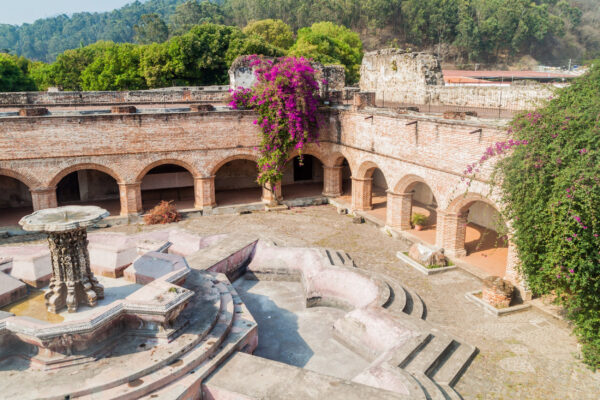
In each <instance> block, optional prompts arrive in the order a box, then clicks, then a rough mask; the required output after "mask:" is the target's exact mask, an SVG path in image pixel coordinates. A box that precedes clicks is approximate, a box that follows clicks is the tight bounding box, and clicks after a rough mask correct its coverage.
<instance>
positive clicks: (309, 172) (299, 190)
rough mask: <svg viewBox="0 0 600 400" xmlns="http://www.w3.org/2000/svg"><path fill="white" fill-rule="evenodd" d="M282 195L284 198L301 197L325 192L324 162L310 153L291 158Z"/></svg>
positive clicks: (286, 169)
mask: <svg viewBox="0 0 600 400" xmlns="http://www.w3.org/2000/svg"><path fill="white" fill-rule="evenodd" d="M281 183H282V188H281V191H282V195H283V199H284V200H293V199H297V198H300V197H313V196H321V195H322V193H323V163H322V162H321V160H319V159H318V158H317V157H314V156H312V155H309V154H305V155H304V156H303V160H302V161H300V157H294V158H292V159H290V160H289V161H288V162H287V164H286V166H285V168H284V170H283V178H282V182H281Z"/></svg>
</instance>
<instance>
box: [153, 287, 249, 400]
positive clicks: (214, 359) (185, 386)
mask: <svg viewBox="0 0 600 400" xmlns="http://www.w3.org/2000/svg"><path fill="white" fill-rule="evenodd" d="M226 285H227V287H228V288H229V289H230V292H231V294H232V296H233V301H234V305H235V308H234V310H235V312H234V314H233V324H232V329H231V331H230V332H229V334H228V335H227V337H226V338H225V340H224V341H223V342H222V343H221V344H220V346H219V349H218V354H213V355H212V356H210V357H208V358H206V359H205V360H204V361H202V363H200V365H198V366H197V367H195V368H194V369H192V370H190V371H188V372H187V373H186V374H185V375H183V376H182V377H180V378H179V379H177V380H175V381H173V382H170V383H169V384H168V385H166V386H164V387H162V388H160V389H158V390H156V391H154V392H152V393H149V394H147V395H145V396H143V397H142V398H144V399H159V400H180V399H189V398H193V396H195V394H197V393H199V392H200V386H201V385H202V383H203V381H204V379H205V378H207V377H208V376H209V375H210V374H211V373H212V372H213V371H215V369H216V368H217V367H218V366H219V365H221V364H222V363H223V361H224V360H225V359H226V358H229V357H230V356H231V355H232V354H233V353H234V352H236V351H243V350H244V349H245V348H246V347H250V348H249V349H248V350H249V351H253V349H254V347H255V346H256V343H245V342H244V339H245V338H246V337H247V335H246V333H247V332H248V331H249V330H254V331H255V332H257V329H258V326H257V324H256V323H255V322H254V320H253V319H252V317H251V314H250V313H249V311H248V309H247V308H246V307H245V305H244V304H243V303H242V301H241V298H240V297H239V295H238V294H237V292H236V291H235V289H234V288H233V286H232V285H231V284H226ZM248 317H250V319H251V321H249V320H248V319H247V318H248ZM242 326H244V327H245V328H246V330H243V329H241V327H242ZM238 327H240V329H236V328H238ZM254 337H257V335H255V336H254ZM251 340H252V339H251Z"/></svg>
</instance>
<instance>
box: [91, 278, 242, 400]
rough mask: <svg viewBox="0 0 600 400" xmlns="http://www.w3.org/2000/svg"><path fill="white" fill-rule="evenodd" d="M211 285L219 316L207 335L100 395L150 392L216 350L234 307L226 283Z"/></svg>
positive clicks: (129, 396) (133, 395) (112, 396)
mask: <svg viewBox="0 0 600 400" xmlns="http://www.w3.org/2000/svg"><path fill="white" fill-rule="evenodd" d="M215 286H216V287H217V288H218V289H219V292H220V296H221V301H220V308H219V316H218V320H217V321H218V322H217V324H216V325H215V326H214V327H213V329H212V330H211V331H210V332H209V334H208V335H207V336H205V337H204V338H202V340H201V341H200V342H199V343H197V344H196V345H195V346H194V347H193V348H192V349H190V350H189V351H187V352H186V353H185V354H182V355H180V356H179V357H176V358H175V359H173V360H171V361H170V362H169V363H168V364H166V365H164V364H163V365H161V367H160V368H158V369H156V370H154V371H152V372H150V373H147V374H145V375H143V376H137V377H136V378H135V379H132V380H129V381H128V382H126V383H123V384H121V385H118V386H115V387H113V388H110V389H108V390H104V391H102V398H106V399H132V398H139V397H142V396H144V395H147V394H150V393H151V392H153V391H155V390H157V389H160V388H161V387H163V386H165V385H167V384H169V383H170V382H172V381H174V380H176V379H178V378H180V377H182V376H183V375H185V374H186V373H188V372H189V371H190V370H191V369H193V368H194V367H195V366H197V365H198V364H199V363H201V362H202V361H204V360H205V359H207V358H209V357H211V356H212V355H213V354H214V353H215V352H217V351H219V346H220V345H221V343H222V342H223V340H224V339H225V337H226V336H227V334H228V333H229V331H230V330H231V327H232V325H233V316H234V315H235V312H234V311H235V309H234V303H233V296H232V295H231V292H230V291H229V289H228V288H227V286H226V285H224V284H223V283H221V282H218V283H216V284H215ZM83 398H90V399H92V398H94V396H93V395H91V396H89V397H88V396H86V397H83Z"/></svg>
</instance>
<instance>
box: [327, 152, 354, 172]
mask: <svg viewBox="0 0 600 400" xmlns="http://www.w3.org/2000/svg"><path fill="white" fill-rule="evenodd" d="M344 160H346V161H348V166H349V167H350V170H352V169H353V168H352V162H351V157H350V155H349V154H346V153H345V152H342V151H336V152H334V153H331V154H328V155H327V157H326V158H325V165H326V166H328V167H340V166H341V165H342V163H343V162H344Z"/></svg>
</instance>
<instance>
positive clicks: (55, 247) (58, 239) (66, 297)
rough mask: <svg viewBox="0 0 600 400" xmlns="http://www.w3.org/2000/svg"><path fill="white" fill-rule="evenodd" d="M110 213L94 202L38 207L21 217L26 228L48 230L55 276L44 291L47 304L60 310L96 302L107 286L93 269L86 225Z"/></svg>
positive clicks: (73, 309)
mask: <svg viewBox="0 0 600 400" xmlns="http://www.w3.org/2000/svg"><path fill="white" fill-rule="evenodd" d="M106 216H108V212H107V211H106V210H104V209H102V208H100V207H95V206H67V207H59V208H50V209H45V210H40V211H36V212H35V213H33V214H31V215H28V216H26V217H24V218H23V219H21V221H20V222H19V224H21V225H22V226H23V229H25V230H27V231H34V232H46V233H47V234H48V242H49V246H50V255H51V260H52V278H51V280H50V287H49V289H48V291H47V292H46V294H45V299H46V308H47V309H48V311H49V312H52V313H57V312H59V311H60V310H61V309H62V308H64V307H67V310H68V311H69V312H75V311H77V307H78V306H79V305H80V304H83V305H87V306H90V307H93V306H95V305H96V304H97V303H98V300H99V299H102V298H104V288H103V287H102V285H100V284H99V283H98V280H97V279H96V278H95V277H94V274H93V273H92V271H91V269H90V256H89V253H88V248H87V246H88V240H87V231H86V227H87V226H89V225H92V224H94V223H96V222H98V221H100V220H101V219H102V218H104V217H106Z"/></svg>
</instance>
